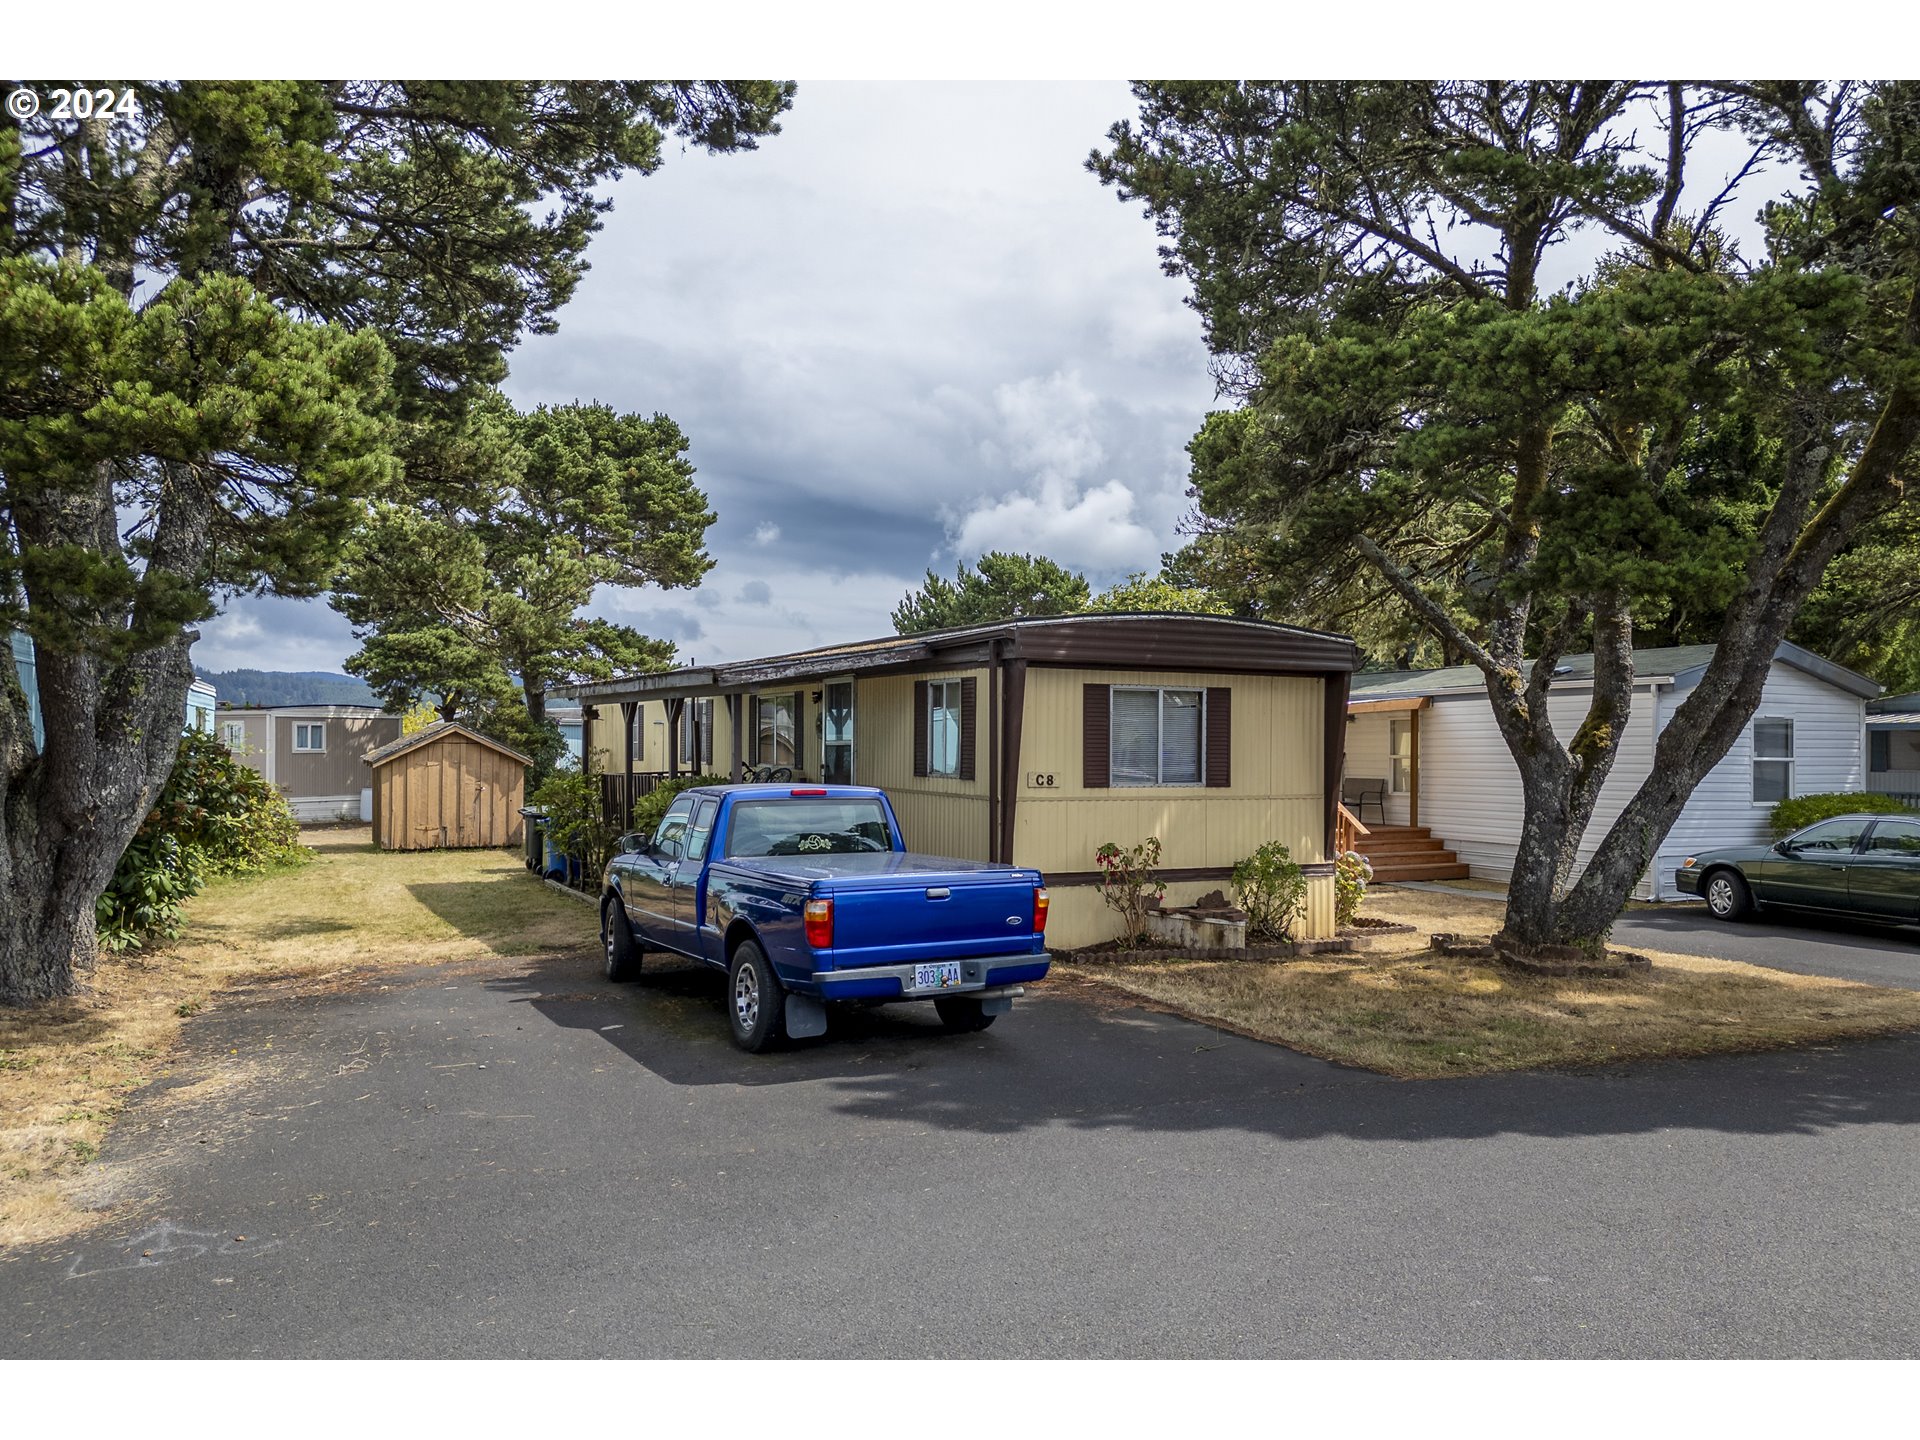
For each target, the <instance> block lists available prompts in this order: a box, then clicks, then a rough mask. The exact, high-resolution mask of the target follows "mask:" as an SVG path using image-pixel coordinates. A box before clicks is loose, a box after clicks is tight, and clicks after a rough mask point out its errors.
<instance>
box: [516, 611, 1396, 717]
mask: <svg viewBox="0 0 1920 1440" xmlns="http://www.w3.org/2000/svg"><path fill="white" fill-rule="evenodd" d="M994 640H1004V641H1006V642H1007V643H1006V645H1005V647H1004V648H1003V650H1002V652H1001V653H1002V654H1003V655H1004V656H1005V657H1006V658H1007V659H1009V660H1027V661H1031V662H1032V663H1034V664H1036V665H1069V666H1080V667H1083V668H1087V669H1122V670H1205V671H1213V672H1217V673H1218V672H1225V673H1241V674H1255V675H1273V674H1294V675H1324V674H1329V673H1338V674H1345V673H1347V672H1349V671H1352V670H1355V669H1357V668H1358V667H1359V664H1360V650H1359V647H1358V646H1356V645H1355V644H1354V643H1353V641H1352V640H1350V639H1348V638H1347V637H1346V636H1345V635H1333V634H1328V633H1325V632H1323V631H1319V630H1303V629H1301V628H1300V627H1298V626H1295V625H1279V624H1275V623H1274V622H1273V621H1271V620H1243V619H1239V618H1237V617H1233V616H1226V615H1172V614H1161V613H1145V612H1142V613H1137V614H1116V615H1057V616H1046V617H1043V618H1038V619H1031V620H1008V621H1004V622H1002V623H999V624H994V625H970V626H966V627H963V628H961V629H956V630H930V631H926V632H924V633H921V634H918V635H892V636H882V637H880V638H878V639H875V640H861V641H857V642H855V643H852V644H846V645H825V646H821V647H820V648H819V649H817V650H801V651H796V652H795V653H793V654H790V655H770V656H766V657H764V658H761V659H757V660H742V661H738V662H736V663H734V664H730V665H711V666H699V667H689V668H684V669H680V670H662V671H658V672H656V673H651V674H640V675H628V676H622V677H620V678H618V679H614V680H599V681H593V682H590V683H586V684H579V685H556V686H553V687H552V688H551V689H550V690H549V691H548V694H550V695H554V696H570V697H575V698H578V699H582V700H589V701H591V700H611V699H617V698H620V697H625V696H637V697H659V698H666V697H669V696H674V695H691V694H696V693H711V692H713V691H730V690H752V689H757V688H759V687H761V686H766V685H777V684H782V683H785V682H787V681H808V680H825V679H828V678H831V677H832V676H835V675H861V674H871V673H875V672H882V671H888V670H895V671H898V670H915V669H936V668H940V667H944V666H955V665H967V666H975V665H985V664H986V663H987V662H988V659H989V649H988V647H989V644H990V642H992V641H994Z"/></svg>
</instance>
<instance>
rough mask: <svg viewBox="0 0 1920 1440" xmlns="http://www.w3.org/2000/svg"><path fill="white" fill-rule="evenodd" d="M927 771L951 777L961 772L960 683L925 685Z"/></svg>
mask: <svg viewBox="0 0 1920 1440" xmlns="http://www.w3.org/2000/svg"><path fill="white" fill-rule="evenodd" d="M927 773H928V774H929V775H941V776H945V777H946V778H947V779H949V780H951V779H953V778H954V777H955V776H957V775H958V774H959V773H960V682H959V681H958V680H934V681H932V682H930V683H929V684H928V686H927Z"/></svg>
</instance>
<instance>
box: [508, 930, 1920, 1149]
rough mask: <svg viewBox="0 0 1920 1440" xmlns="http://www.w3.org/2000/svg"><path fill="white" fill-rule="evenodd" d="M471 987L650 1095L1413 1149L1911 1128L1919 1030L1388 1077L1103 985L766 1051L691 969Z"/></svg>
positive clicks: (964, 1120) (961, 1120) (999, 1129)
mask: <svg viewBox="0 0 1920 1440" xmlns="http://www.w3.org/2000/svg"><path fill="white" fill-rule="evenodd" d="M652 963H653V962H652V961H651V960H650V962H649V967H651V964H652ZM489 988H490V989H493V990H495V991H497V992H499V993H503V994H508V995H512V996H514V998H515V1000H516V1002H517V1003H522V1004H525V1005H527V1006H528V1007H529V1008H531V1009H533V1010H535V1011H537V1012H539V1013H540V1014H541V1015H543V1016H544V1017H546V1018H547V1019H548V1020H551V1021H552V1022H553V1023H554V1024H555V1025H557V1026H561V1027H563V1028H566V1029H572V1030H590V1031H593V1032H595V1033H596V1034H598V1036H599V1037H600V1038H601V1039H602V1040H604V1041H605V1042H606V1044H607V1045H608V1046H609V1047H610V1048H612V1049H613V1050H615V1051H617V1052H618V1053H620V1054H622V1055H624V1056H626V1057H627V1058H628V1059H630V1060H632V1061H634V1062H635V1063H636V1064H637V1065H640V1066H642V1067H644V1068H645V1069H646V1070H648V1071H649V1072H651V1073H652V1074H654V1075H656V1076H658V1077H659V1078H660V1079H662V1080H665V1081H666V1082H668V1083H669V1084H673V1085H682V1086H704V1085H737V1086H744V1087H749V1088H759V1087H778V1086H789V1085H809V1084H813V1085H819V1086H821V1087H823V1088H824V1089H825V1090H826V1091H827V1092H828V1093H829V1095H830V1096H831V1104H832V1107H833V1109H834V1111H835V1112H836V1113H838V1114H840V1115H842V1116H845V1117H849V1118H855V1119H860V1120H867V1121H876V1122H880V1121H885V1122H892V1123H900V1124H913V1125H926V1126H930V1127H936V1128H940V1129H948V1130H957V1131H971V1132H980V1133H989V1134H1012V1133H1018V1132H1022V1131H1026V1130H1032V1129H1040V1128H1045V1127H1053V1126H1068V1127H1073V1128H1077V1129H1086V1130H1098V1129H1107V1128H1124V1129H1131V1130H1139V1131H1168V1132H1186V1131H1202V1130H1215V1129H1217V1130H1238V1131H1244V1132H1246V1133H1249V1134H1254V1135H1264V1136H1268V1137H1270V1138H1273V1139H1279V1140H1304V1139H1314V1138H1319V1137H1323V1136H1328V1135H1339V1136H1345V1137H1349V1138H1353V1139H1363V1140H1397V1141H1424V1140H1449V1139H1452V1140H1458V1139H1485V1138H1490V1137H1493V1136H1498V1135H1502V1134H1508V1133H1512V1134H1519V1135H1535V1136H1551V1137H1579V1136H1606V1135H1627V1134H1649V1133H1654V1132H1657V1131H1660V1130H1665V1129H1689V1130H1716V1131H1723V1132H1726V1133H1730V1134H1742V1135H1784V1134H1816V1133H1820V1132H1823V1131H1829V1130H1833V1129H1837V1128H1840V1127H1842V1126H1856V1125H1901V1126H1906V1125H1913V1124H1915V1123H1916V1122H1920V1035H1897V1036H1893V1037H1890V1038H1887V1039H1882V1040H1870V1041H1861V1042H1855V1043H1851V1044H1846V1045H1830V1046H1815V1047H1808V1048H1804V1049H1796V1050H1782V1051H1773V1052H1769V1053H1764V1054H1749V1055H1727V1056H1712V1057H1706V1058H1701V1059H1692V1060H1684V1061H1669V1062H1662V1063H1654V1064H1632V1065H1623V1066H1617V1067H1607V1068H1599V1069H1588V1070H1560V1071H1550V1070H1549V1071H1529V1072H1520V1073H1515V1074H1507V1075H1494V1076H1480V1077H1472V1078H1461V1079H1451V1080H1436V1081H1399V1080H1392V1079H1389V1078H1387V1077H1386V1076H1382V1075H1378V1074H1375V1073H1373V1072H1371V1071H1366V1070H1360V1069H1355V1068H1352V1067H1349V1066H1343V1065H1337V1064H1333V1063H1331V1062H1328V1061H1324V1060H1318V1059H1315V1058H1313V1057H1311V1056H1308V1055H1303V1054H1301V1053H1299V1052H1297V1051H1293V1050H1289V1049H1286V1048H1285V1047H1283V1046H1279V1045H1270V1044H1266V1043H1264V1042H1261V1041H1256V1040H1248V1039H1243V1038H1241V1037H1239V1036H1235V1035H1231V1034H1226V1033H1223V1032H1221V1031H1218V1030H1214V1029H1212V1028H1210V1027H1208V1026H1205V1025H1201V1024H1198V1023H1196V1022H1193V1021H1188V1020H1184V1019H1180V1018H1178V1017H1176V1016H1172V1015H1168V1014H1164V1013H1160V1012H1157V1011H1153V1010H1149V1009H1145V1008H1138V1007H1136V1006H1134V1005H1132V1004H1130V1003H1128V1002H1127V1001H1125V1000H1124V999H1122V998H1120V997H1118V996H1116V995H1114V994H1113V993H1112V992H1101V991H1098V990H1095V989H1079V988H1077V987H1076V988H1074V989H1072V990H1069V989H1067V987H1064V986H1053V987H1051V988H1050V986H1049V984H1048V983H1046V982H1043V983H1042V984H1041V985H1039V986H1038V987H1035V989H1034V990H1033V991H1030V993H1029V998H1027V999H1025V1000H1022V1001H1020V1002H1018V1003H1016V1005H1015V1006H1014V1010H1013V1013H1012V1014H1011V1015H1007V1016H1004V1017H1002V1018H1001V1020H1000V1021H999V1022H998V1023H997V1024H996V1025H995V1026H994V1028H993V1029H991V1030H989V1031H987V1032H984V1033H982V1034H976V1035H947V1034H945V1033H944V1032H942V1031H941V1029H940V1028H939V1026H938V1024H937V1022H934V1021H933V1019H932V1015H931V1012H930V1010H929V1009H928V1007H923V1006H918V1005H903V1006H886V1007H879V1008H875V1009H870V1010H853V1011H850V1012H844V1013H843V1012H839V1011H836V1012H835V1013H833V1015H832V1017H831V1020H830V1025H829V1030H828V1033H827V1035H826V1036H825V1037H824V1038H822V1039H820V1040H810V1041H803V1042H799V1043H798V1044H790V1045H788V1046H787V1047H786V1048H784V1049H781V1050H778V1051H775V1052H773V1053H771V1054H767V1055H747V1054H745V1053H743V1052H741V1051H739V1050H737V1049H736V1048H734V1046H733V1044H732V1042H731V1041H730V1039H729V1038H728V1034H727V1024H726V1016H725V1012H724V1010H723V1009H722V1004H723V1000H724V994H723V992H724V983H723V977H721V976H720V975H719V973H718V972H715V971H710V970H707V969H705V968H704V967H695V966H692V965H686V966H675V967H672V968H663V969H661V970H658V971H653V972H652V973H648V974H646V975H645V978H643V980H642V981H640V982H639V983H637V984H634V985H621V986H616V985H611V984H608V983H607V982H605V981H604V980H601V979H600V978H599V976H598V975H597V974H595V973H592V972H589V971H587V970H585V969H584V968H583V967H581V966H580V965H579V963H578V962H577V961H575V962H564V961H558V960H556V961H552V962H546V963H542V964H539V965H535V966H533V967H531V968H530V969H529V970H528V971H527V973H525V974H523V975H520V976H515V977H506V978H501V979H497V980H494V981H491V982H489ZM923 1010H926V1011H927V1012H928V1013H926V1014H925V1015H924V1016H923V1015H922V1014H920V1013H918V1012H921V1011H923Z"/></svg>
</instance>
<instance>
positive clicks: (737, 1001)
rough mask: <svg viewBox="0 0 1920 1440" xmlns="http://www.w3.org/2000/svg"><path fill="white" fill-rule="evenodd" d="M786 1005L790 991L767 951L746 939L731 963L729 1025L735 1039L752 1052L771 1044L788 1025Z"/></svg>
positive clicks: (728, 980) (728, 1001)
mask: <svg viewBox="0 0 1920 1440" xmlns="http://www.w3.org/2000/svg"><path fill="white" fill-rule="evenodd" d="M786 1009H787V997H786V992H785V991H784V990H783V989H782V988H781V985H780V977H779V976H777V975H775V974H774V973H773V966H771V965H769V964H768V963H767V956H766V952H765V951H763V950H762V949H761V948H760V947H759V946H758V945H757V944H755V943H754V942H753V941H751V940H742V941H741V942H740V946H739V948H738V949H737V950H735V951H734V952H733V959H732V960H730V961H729V962H728V963H727V1028H728V1029H729V1030H731V1031H732V1032H733V1043H734V1044H736V1045H738V1046H739V1047H740V1048H741V1049H742V1050H745V1051H746V1052H747V1053H748V1054H750V1055H758V1054H759V1053H760V1052H761V1051H763V1050H766V1049H769V1048H771V1047H772V1045H773V1044H774V1042H775V1041H777V1040H778V1039H779V1038H780V1034H781V1031H782V1029H783V1028H784V1027H783V1026H782V1023H781V1022H782V1020H783V1019H784V1017H785V1015H786Z"/></svg>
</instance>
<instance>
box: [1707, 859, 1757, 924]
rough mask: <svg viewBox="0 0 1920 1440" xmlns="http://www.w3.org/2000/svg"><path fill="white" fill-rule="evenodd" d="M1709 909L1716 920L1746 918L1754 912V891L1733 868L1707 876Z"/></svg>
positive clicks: (1716, 871)
mask: <svg viewBox="0 0 1920 1440" xmlns="http://www.w3.org/2000/svg"><path fill="white" fill-rule="evenodd" d="M1706 896H1707V910H1708V911H1709V912H1710V913H1711V914H1712V916H1713V918H1714V919H1716V920H1744V919H1746V918H1747V916H1749V915H1751V914H1752V913H1753V892H1752V891H1751V890H1749V889H1748V888H1747V882H1746V881H1745V880H1743V879H1741V878H1740V876H1739V874H1738V872H1736V871H1733V870H1715V871H1714V872H1713V873H1712V874H1710V875H1709V876H1707V888H1706Z"/></svg>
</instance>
